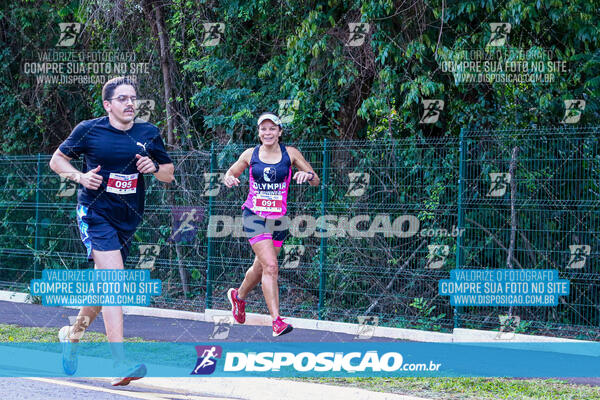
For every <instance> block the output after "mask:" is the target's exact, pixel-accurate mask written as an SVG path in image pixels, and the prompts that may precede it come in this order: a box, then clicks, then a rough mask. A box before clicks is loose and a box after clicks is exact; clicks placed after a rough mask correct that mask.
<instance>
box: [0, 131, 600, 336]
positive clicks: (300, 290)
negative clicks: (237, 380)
mask: <svg viewBox="0 0 600 400" xmlns="http://www.w3.org/2000/svg"><path fill="white" fill-rule="evenodd" d="M251 146H253V145H248V144H228V145H213V147H211V148H210V149H206V150H202V151H200V150H199V151H194V152H187V153H173V154H172V158H173V160H174V163H175V166H176V183H174V184H171V185H169V186H165V185H163V184H161V183H160V182H158V181H157V180H156V179H153V178H151V177H146V178H145V179H146V181H147V195H146V212H145V215H144V220H143V222H142V224H141V225H140V227H139V229H138V231H137V232H136V234H135V237H134V241H133V243H132V246H131V251H130V256H129V258H128V260H127V264H126V266H127V267H129V268H150V269H151V270H152V272H151V273H152V277H153V278H158V279H161V280H162V282H163V294H162V295H161V296H160V297H155V298H154V299H153V305H154V306H159V307H168V308H177V309H184V310H193V311H202V310H204V309H205V308H215V309H223V310H226V309H228V308H229V303H228V301H227V299H226V292H227V289H228V288H230V287H237V286H238V285H239V284H240V283H241V280H242V279H243V277H244V273H245V271H246V270H247V268H249V266H250V265H251V264H252V262H253V259H254V256H253V253H252V251H251V249H250V246H249V244H248V242H247V240H246V238H245V236H244V235H243V233H242V232H241V204H242V203H243V202H244V200H245V198H246V196H247V192H248V172H247V171H246V172H245V173H244V174H243V175H242V176H241V177H240V180H241V182H242V183H241V184H240V186H238V187H235V188H232V189H228V188H226V187H225V186H224V185H223V184H222V183H221V178H222V176H223V174H224V173H225V172H226V171H227V169H228V168H229V166H230V165H231V164H232V163H233V162H234V161H235V160H236V159H237V157H238V156H239V154H241V152H242V151H243V150H244V149H246V148H248V147H251ZM297 148H298V149H299V150H301V151H302V153H303V154H304V156H305V158H306V159H307V160H308V161H309V162H310V163H311V165H312V166H313V168H314V169H315V171H316V172H317V173H318V174H319V176H320V178H321V181H322V182H321V185H320V186H319V187H311V186H308V185H297V184H295V183H294V182H292V185H291V187H290V191H289V198H288V217H289V218H290V220H291V234H290V236H289V237H288V239H287V240H286V242H285V244H284V247H283V250H282V254H281V255H280V256H279V263H280V272H279V284H280V302H281V311H282V314H283V315H290V316H296V317H306V318H321V319H327V320H337V321H346V322H356V321H357V317H358V316H377V317H378V318H379V324H380V325H386V326H395V327H403V328H416V329H426V330H441V331H449V330H451V329H452V328H453V327H455V326H462V327H468V328H479V329H492V330H497V329H498V328H499V326H500V321H499V316H502V315H516V316H519V317H520V324H519V326H518V327H517V330H518V331H519V332H524V333H537V334H546V335H555V336H566V337H578V338H593V339H598V336H599V335H600V329H599V328H598V326H599V322H600V309H599V306H598V304H599V302H598V300H599V298H598V297H599V294H598V293H599V290H598V289H599V285H600V274H599V271H598V269H599V265H598V252H599V249H598V243H599V241H598V238H599V237H600V223H599V222H600V211H599V206H600V187H599V185H600V151H599V150H600V149H599V145H598V128H596V127H591V128H585V129H566V128H561V129H550V130H531V131H518V130H508V131H489V132H482V131H467V130H465V131H463V132H462V134H461V137H460V138H452V137H445V138H434V139H432V138H407V139H402V140H395V141H378V142H348V141H344V142H342V141H333V142H332V141H329V142H327V141H325V142H322V143H299V144H297ZM49 159H50V157H49V156H46V155H35V156H18V157H7V156H4V157H1V158H0V179H1V181H2V183H3V185H2V187H3V189H2V190H1V191H0V217H1V219H2V232H1V233H0V235H1V239H2V245H1V246H0V252H1V253H2V258H1V259H0V288H2V289H8V290H19V291H27V290H28V285H29V282H30V280H31V279H33V278H34V277H35V278H39V277H40V275H41V271H42V270H43V269H45V268H89V267H90V265H89V263H88V261H87V260H86V257H85V252H84V247H83V245H82V244H81V241H80V239H79V232H78V229H77V227H76V223H75V205H76V190H77V187H76V185H75V184H73V183H71V182H69V181H63V180H61V178H60V177H59V176H58V175H56V174H54V173H53V172H52V171H51V170H50V169H49V167H48V162H49ZM76 166H78V167H81V165H76ZM461 229H463V230H464V233H463V235H462V237H460V232H461ZM455 268H470V269H477V268H481V269H487V268H491V269H498V268H514V269H529V268H534V269H557V270H558V271H559V274H560V277H561V278H565V279H569V281H570V283H571V292H570V295H569V296H565V297H562V298H561V302H560V304H559V305H558V306H556V307H461V308H455V307H453V306H451V305H450V304H449V299H448V297H443V296H439V295H438V282H439V280H440V279H447V278H448V276H449V271H450V270H452V269H455ZM247 310H248V311H250V312H260V313H266V312H267V309H266V306H265V304H264V300H263V298H262V293H261V291H260V288H257V289H256V290H255V291H254V292H253V293H252V294H251V295H250V297H249V298H248V305H247Z"/></svg>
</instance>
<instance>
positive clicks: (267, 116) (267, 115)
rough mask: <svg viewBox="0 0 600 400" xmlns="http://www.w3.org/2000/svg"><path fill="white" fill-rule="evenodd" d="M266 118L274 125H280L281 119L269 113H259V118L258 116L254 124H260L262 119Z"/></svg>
mask: <svg viewBox="0 0 600 400" xmlns="http://www.w3.org/2000/svg"><path fill="white" fill-rule="evenodd" d="M267 119H268V120H269V121H271V122H273V123H274V124H275V125H279V126H281V120H280V119H279V117H278V116H277V115H275V114H271V113H267V114H263V115H261V116H260V118H258V122H257V123H256V125H260V124H262V123H263V121H266V120H267Z"/></svg>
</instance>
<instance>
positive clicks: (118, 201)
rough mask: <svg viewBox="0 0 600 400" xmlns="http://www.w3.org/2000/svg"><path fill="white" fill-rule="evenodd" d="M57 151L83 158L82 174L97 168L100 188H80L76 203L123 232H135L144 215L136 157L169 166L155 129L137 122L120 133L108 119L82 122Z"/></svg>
mask: <svg viewBox="0 0 600 400" xmlns="http://www.w3.org/2000/svg"><path fill="white" fill-rule="evenodd" d="M59 150H60V151H61V152H62V153H63V154H65V155H66V156H68V157H70V158H74V159H78V158H79V156H80V155H83V172H84V173H85V172H87V171H89V170H92V169H94V168H96V167H97V166H98V165H100V167H101V168H100V171H98V175H101V176H102V184H101V185H100V187H99V188H98V190H90V189H87V188H85V187H83V186H80V189H79V193H78V196H77V200H78V202H79V204H82V205H84V206H87V207H88V208H90V209H92V210H94V212H97V213H98V214H100V215H102V216H103V217H104V218H106V219H107V220H108V221H109V222H110V223H111V224H112V225H113V226H115V227H116V228H117V229H119V230H124V231H130V230H135V228H136V227H137V225H138V224H139V223H140V221H141V220H142V215H143V214H144V193H145V185H144V178H143V175H144V174H140V173H139V171H138V170H137V167H136V163H137V158H136V156H135V155H136V154H140V155H142V156H149V157H150V158H152V159H153V160H154V161H156V162H158V163H159V164H169V163H172V161H171V158H170V157H169V155H168V154H167V152H166V150H165V146H164V143H163V141H162V138H161V137H160V132H159V130H158V128H157V127H156V126H154V125H152V124H150V123H148V122H136V123H134V124H133V126H132V127H131V129H129V130H126V131H122V130H120V129H117V128H115V127H113V126H112V125H111V124H110V123H109V120H108V117H101V118H96V119H91V120H87V121H83V122H81V123H80V124H79V125H77V126H76V127H75V129H73V132H71V134H70V135H69V137H68V138H67V140H65V141H64V142H63V143H62V144H61V145H60V147H59ZM136 174H138V175H137V176H136ZM136 178H137V179H136ZM107 186H108V187H107ZM134 188H135V189H134Z"/></svg>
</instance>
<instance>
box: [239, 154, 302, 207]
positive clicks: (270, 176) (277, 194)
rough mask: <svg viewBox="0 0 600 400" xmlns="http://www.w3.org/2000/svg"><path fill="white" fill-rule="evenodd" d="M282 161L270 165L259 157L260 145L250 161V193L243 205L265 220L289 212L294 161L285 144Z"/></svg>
mask: <svg viewBox="0 0 600 400" xmlns="http://www.w3.org/2000/svg"><path fill="white" fill-rule="evenodd" d="M279 147H280V148H281V160H280V161H279V162H278V163H275V164H270V163H266V162H262V161H261V160H260V158H259V157H258V151H259V148H260V145H258V146H256V147H255V148H254V151H253V152H252V158H251V160H250V191H249V192H248V198H247V199H246V201H245V202H244V204H243V205H242V208H247V209H249V210H250V211H252V212H253V213H254V214H256V215H258V216H261V217H263V218H279V217H281V216H283V215H285V213H286V211H287V195H288V188H289V187H290V181H291V179H292V161H291V160H290V156H289V154H288V152H287V150H286V149H285V146H284V145H283V144H279Z"/></svg>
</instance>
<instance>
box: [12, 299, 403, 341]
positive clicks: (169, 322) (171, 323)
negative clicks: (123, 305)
mask: <svg viewBox="0 0 600 400" xmlns="http://www.w3.org/2000/svg"><path fill="white" fill-rule="evenodd" d="M76 315H77V310H75V309H69V308H62V307H45V306H42V305H39V304H26V303H13V302H9V301H0V324H14V325H19V326H25V327H40V328H42V327H45V328H60V327H62V326H65V325H69V316H76ZM123 324H124V335H125V337H141V338H144V339H146V340H156V341H161V342H206V341H207V340H211V342H212V341H215V340H221V341H223V342H275V341H276V342H350V341H360V342H364V341H375V342H390V341H395V339H390V338H383V337H372V338H370V339H358V338H355V336H354V335H349V334H344V333H334V332H327V331H318V330H312V329H298V328H294V330H293V331H292V332H291V333H289V334H287V335H283V336H279V337H276V338H274V337H273V335H272V331H271V327H269V326H253V325H237V324H235V325H232V326H224V327H223V326H221V329H229V332H228V336H227V337H226V338H223V339H215V337H211V336H212V335H213V332H214V331H215V328H216V327H215V324H214V323H212V322H202V321H191V320H186V319H175V318H158V317H145V316H139V315H124V317H123ZM88 330H89V331H93V332H101V333H104V332H105V330H104V322H103V320H102V314H100V315H99V316H98V318H96V320H95V321H94V322H92V324H91V325H90V327H89V328H88ZM223 336H224V335H223ZM217 337H221V336H217Z"/></svg>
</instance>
